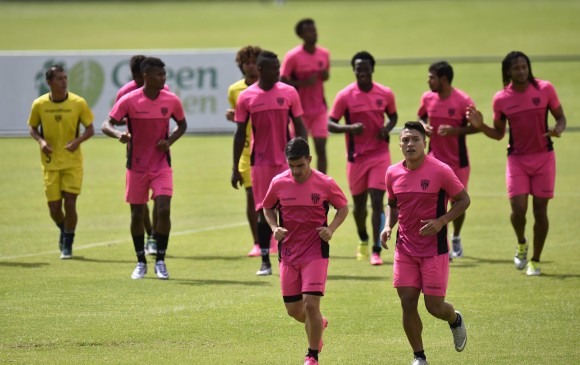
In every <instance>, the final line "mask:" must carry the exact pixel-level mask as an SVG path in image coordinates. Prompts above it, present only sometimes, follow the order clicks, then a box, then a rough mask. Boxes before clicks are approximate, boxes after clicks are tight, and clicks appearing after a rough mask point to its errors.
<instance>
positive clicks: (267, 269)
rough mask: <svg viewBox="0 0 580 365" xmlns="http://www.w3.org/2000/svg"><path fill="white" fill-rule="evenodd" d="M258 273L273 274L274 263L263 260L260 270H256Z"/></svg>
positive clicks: (263, 274)
mask: <svg viewBox="0 0 580 365" xmlns="http://www.w3.org/2000/svg"><path fill="white" fill-rule="evenodd" d="M256 275H258V276H268V275H272V265H271V264H267V263H265V262H262V266H261V267H260V270H258V271H256Z"/></svg>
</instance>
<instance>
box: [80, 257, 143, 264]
mask: <svg viewBox="0 0 580 365" xmlns="http://www.w3.org/2000/svg"><path fill="white" fill-rule="evenodd" d="M69 260H74V261H83V262H95V263H98V264H105V263H106V264H127V263H135V261H134V260H106V259H95V258H90V257H85V256H73V257H72V258H70V259H69Z"/></svg>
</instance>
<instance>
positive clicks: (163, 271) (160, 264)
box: [155, 260, 169, 280]
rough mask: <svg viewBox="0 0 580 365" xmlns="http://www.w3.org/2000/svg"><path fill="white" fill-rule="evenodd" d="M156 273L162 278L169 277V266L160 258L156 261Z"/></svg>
mask: <svg viewBox="0 0 580 365" xmlns="http://www.w3.org/2000/svg"><path fill="white" fill-rule="evenodd" d="M155 274H157V277H158V278H159V279H161V280H167V279H169V273H168V272H167V266H165V261H163V260H159V261H157V262H156V263H155Z"/></svg>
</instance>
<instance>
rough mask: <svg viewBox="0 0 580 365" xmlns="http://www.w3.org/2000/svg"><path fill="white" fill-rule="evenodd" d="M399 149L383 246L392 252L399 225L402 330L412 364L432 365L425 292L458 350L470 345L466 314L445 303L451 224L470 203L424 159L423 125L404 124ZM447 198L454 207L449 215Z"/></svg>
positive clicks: (448, 176) (451, 176) (449, 177)
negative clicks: (421, 304) (421, 308)
mask: <svg viewBox="0 0 580 365" xmlns="http://www.w3.org/2000/svg"><path fill="white" fill-rule="evenodd" d="M399 146H400V149H401V151H402V152H403V156H404V157H405V159H404V160H403V161H401V162H399V163H397V164H394V165H392V166H390V167H389V168H388V170H387V173H386V177H385V181H386V185H387V191H388V204H387V207H386V209H385V215H386V224H385V228H384V230H383V231H382V232H381V244H382V245H383V247H384V248H385V249H388V246H387V240H390V239H391V236H392V230H393V227H394V226H395V224H397V222H398V223H399V228H398V230H397V234H396V246H395V255H394V262H393V286H394V287H395V288H396V289H397V294H398V295H399V298H400V300H401V307H402V309H403V328H404V330H405V334H406V335H407V339H408V340H409V343H410V344H411V348H412V349H413V353H414V357H415V358H414V361H413V365H421V364H427V359H426V356H425V351H424V347H423V340H422V336H421V332H422V329H423V325H422V323H421V318H420V316H419V312H418V311H417V305H418V301H419V296H420V295H421V291H423V297H424V299H425V307H426V308H427V311H428V312H429V313H430V314H431V315H433V316H434V317H436V318H439V319H441V320H444V321H447V322H448V323H449V326H450V327H451V332H452V334H453V341H454V343H455V350H457V351H463V349H464V348H465V344H466V342H467V332H466V330H465V323H464V321H463V318H462V316H461V313H460V312H458V311H456V310H455V309H454V308H453V305H451V304H450V303H448V302H446V301H445V294H446V290H447V282H448V276H449V253H448V251H449V245H448V242H447V224H448V223H449V222H450V221H452V220H454V219H456V218H457V217H458V216H460V215H461V214H463V212H464V211H465V209H467V207H468V206H469V203H470V199H469V195H467V192H466V191H465V189H464V188H463V185H462V184H461V182H460V181H459V179H458V178H457V176H456V175H455V173H454V172H453V170H451V168H450V167H449V166H447V165H446V164H444V163H443V162H441V161H439V160H437V159H435V158H433V157H431V156H430V155H425V148H426V142H425V128H424V127H423V124H421V123H420V122H407V123H405V127H404V128H403V129H402V130H401V133H400V136H399ZM448 197H452V198H453V200H454V201H455V204H453V205H452V206H451V209H450V210H449V212H446V211H447V199H448Z"/></svg>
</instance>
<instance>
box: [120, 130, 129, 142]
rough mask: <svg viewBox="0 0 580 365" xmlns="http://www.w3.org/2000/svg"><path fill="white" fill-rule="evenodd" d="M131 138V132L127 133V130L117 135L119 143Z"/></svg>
mask: <svg viewBox="0 0 580 365" xmlns="http://www.w3.org/2000/svg"><path fill="white" fill-rule="evenodd" d="M130 140H131V133H129V131H125V132H123V133H121V135H120V136H119V142H121V143H127V142H129V141H130Z"/></svg>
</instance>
